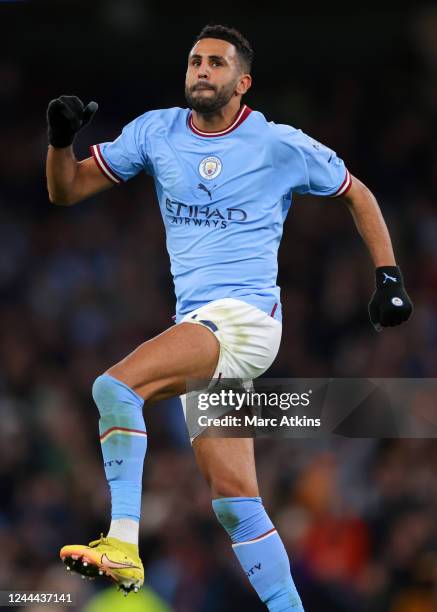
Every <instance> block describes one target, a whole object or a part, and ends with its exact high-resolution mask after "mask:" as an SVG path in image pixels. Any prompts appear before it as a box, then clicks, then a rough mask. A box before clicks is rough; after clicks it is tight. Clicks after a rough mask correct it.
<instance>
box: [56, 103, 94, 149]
mask: <svg viewBox="0 0 437 612" xmlns="http://www.w3.org/2000/svg"><path fill="white" fill-rule="evenodd" d="M98 108H99V106H98V104H97V102H89V103H88V104H87V105H86V106H85V107H84V105H83V102H82V100H79V98H78V97H77V96H60V97H59V98H56V100H52V101H51V102H50V104H49V105H48V107H47V123H48V131H47V134H48V138H49V143H50V144H51V145H53V146H54V147H57V148H58V149H62V148H64V147H69V146H70V145H71V144H72V142H73V140H74V137H75V136H76V134H77V132H78V131H79V130H80V129H82V128H83V127H84V125H86V124H87V123H89V122H90V121H91V119H92V118H93V117H94V115H95V113H96V111H97V109H98Z"/></svg>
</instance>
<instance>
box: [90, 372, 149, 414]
mask: <svg viewBox="0 0 437 612" xmlns="http://www.w3.org/2000/svg"><path fill="white" fill-rule="evenodd" d="M92 395H93V399H94V401H95V403H96V404H97V408H98V409H99V412H100V414H103V413H104V412H108V411H111V410H113V408H114V406H117V405H120V404H124V405H127V404H134V405H137V404H138V405H142V404H143V403H144V400H143V398H142V397H140V396H139V395H138V394H137V393H136V392H135V391H134V390H133V389H131V388H130V387H128V386H127V385H126V384H125V383H124V382H123V381H121V380H117V379H116V378H114V377H113V376H111V375H110V374H106V373H105V374H101V375H100V376H98V377H97V378H96V380H95V381H94V384H93V388H92Z"/></svg>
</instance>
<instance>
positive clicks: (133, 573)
mask: <svg viewBox="0 0 437 612" xmlns="http://www.w3.org/2000/svg"><path fill="white" fill-rule="evenodd" d="M59 556H60V557H61V560H62V561H63V562H64V563H65V565H66V566H67V570H70V571H72V572H77V573H78V574H81V575H82V578H89V579H90V580H91V579H93V578H95V577H96V576H108V577H109V578H111V579H112V580H113V582H115V583H116V584H117V585H118V587H119V589H121V590H122V591H124V594H125V595H127V594H128V593H129V592H130V591H134V592H135V593H137V592H138V589H140V588H141V587H142V586H143V584H144V568H143V564H142V562H141V559H140V558H139V556H138V546H136V545H135V544H129V543H128V542H122V541H121V540H118V539H117V538H105V537H103V533H102V534H101V536H100V540H94V541H93V542H90V543H89V545H88V546H85V544H71V545H67V546H63V547H62V548H61V551H60V553H59Z"/></svg>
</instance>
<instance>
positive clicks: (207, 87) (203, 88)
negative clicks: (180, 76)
mask: <svg viewBox="0 0 437 612" xmlns="http://www.w3.org/2000/svg"><path fill="white" fill-rule="evenodd" d="M191 91H215V89H214V87H211V85H195V86H194V87H193V89H192V90H191Z"/></svg>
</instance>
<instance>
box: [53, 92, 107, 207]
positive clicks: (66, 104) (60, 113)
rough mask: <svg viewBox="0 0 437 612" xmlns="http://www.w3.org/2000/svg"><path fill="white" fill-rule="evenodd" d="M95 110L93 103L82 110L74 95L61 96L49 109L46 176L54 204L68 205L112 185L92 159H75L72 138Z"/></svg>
mask: <svg viewBox="0 0 437 612" xmlns="http://www.w3.org/2000/svg"><path fill="white" fill-rule="evenodd" d="M97 108H98V106H97V104H96V102H90V103H89V104H88V105H87V106H85V107H84V105H83V103H82V102H81V100H79V98H77V97H76V96H60V97H59V98H57V99H56V100H52V101H51V102H50V104H49V106H48V109H47V122H48V139H49V150H48V153H47V164H46V174H47V189H48V192H49V198H50V201H51V202H52V203H53V204H59V205H61V206H70V205H71V204H75V203H76V202H80V201H81V200H84V199H85V198H88V197H90V196H92V195H94V194H96V193H99V192H100V191H103V190H104V189H108V188H109V187H111V185H113V184H114V183H113V182H112V181H111V180H109V179H108V178H107V177H106V176H104V174H102V172H101V171H100V170H99V168H98V166H97V164H96V163H95V161H94V159H93V158H92V157H89V158H88V159H84V160H83V161H80V162H78V161H77V159H76V158H75V156H74V151H73V147H72V143H73V140H74V137H75V135H76V134H77V132H78V131H79V130H80V129H81V128H82V127H84V126H85V125H86V124H87V123H89V122H90V121H91V119H92V118H93V116H94V114H95V112H96V111H97Z"/></svg>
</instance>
